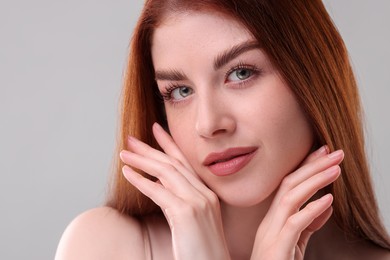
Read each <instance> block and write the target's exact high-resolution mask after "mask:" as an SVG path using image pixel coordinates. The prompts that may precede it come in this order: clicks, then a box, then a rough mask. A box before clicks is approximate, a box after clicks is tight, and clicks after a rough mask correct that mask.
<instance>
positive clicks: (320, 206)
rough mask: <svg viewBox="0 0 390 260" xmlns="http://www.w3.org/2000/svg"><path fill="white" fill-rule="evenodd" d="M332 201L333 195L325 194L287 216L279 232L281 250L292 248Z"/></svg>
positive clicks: (287, 250)
mask: <svg viewBox="0 0 390 260" xmlns="http://www.w3.org/2000/svg"><path fill="white" fill-rule="evenodd" d="M332 201H333V196H332V195H331V194H327V195H325V196H323V197H321V198H320V199H318V200H316V201H313V202H311V203H309V204H308V205H307V206H306V207H305V208H304V209H302V210H301V211H299V212H298V213H296V214H294V215H292V216H291V217H289V218H288V220H287V222H286V224H285V225H284V227H283V229H282V230H281V232H280V238H281V247H282V248H281V250H286V252H289V251H290V250H291V249H292V248H294V247H295V246H296V245H297V243H298V240H299V238H300V236H301V233H302V232H303V231H304V230H305V229H306V228H307V227H309V226H310V224H311V223H313V221H314V220H315V219H316V218H317V217H319V216H320V215H321V214H323V213H324V212H326V211H327V210H328V208H329V207H330V206H331V204H332ZM327 214H329V213H326V214H325V216H327ZM328 218H329V217H328ZM306 235H309V234H306Z"/></svg>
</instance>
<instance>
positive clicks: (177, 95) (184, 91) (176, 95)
mask: <svg viewBox="0 0 390 260" xmlns="http://www.w3.org/2000/svg"><path fill="white" fill-rule="evenodd" d="M192 93H193V90H192V89H191V88H189V87H177V88H175V89H173V90H172V91H171V97H172V99H173V100H180V99H183V98H186V97H188V96H189V95H191V94H192Z"/></svg>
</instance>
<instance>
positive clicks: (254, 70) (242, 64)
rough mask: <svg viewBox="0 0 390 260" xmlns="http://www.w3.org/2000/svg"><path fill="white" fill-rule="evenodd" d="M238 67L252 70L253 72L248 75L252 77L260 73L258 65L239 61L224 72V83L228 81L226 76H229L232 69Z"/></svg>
mask: <svg viewBox="0 0 390 260" xmlns="http://www.w3.org/2000/svg"><path fill="white" fill-rule="evenodd" d="M239 69H248V70H252V72H253V75H252V76H251V77H250V78H252V77H253V76H256V75H258V74H259V73H261V69H259V68H258V67H256V66H255V65H249V64H245V63H243V62H240V63H239V64H238V65H236V66H234V67H232V68H231V69H229V70H228V71H227V72H226V74H225V83H228V80H227V79H228V78H229V75H230V74H232V73H233V72H234V71H236V70H239ZM250 78H248V79H246V80H249V79H250ZM246 80H243V81H241V82H244V81H246Z"/></svg>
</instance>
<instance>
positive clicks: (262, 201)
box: [217, 189, 274, 208]
mask: <svg viewBox="0 0 390 260" xmlns="http://www.w3.org/2000/svg"><path fill="white" fill-rule="evenodd" d="M217 195H218V197H219V199H220V201H221V203H223V204H226V205H228V206H232V207H237V208H251V207H255V206H259V205H263V206H266V207H268V206H269V205H270V203H271V202H272V199H273V197H274V192H272V191H270V192H267V193H264V192H263V193H261V194H259V189H257V192H253V191H245V192H244V191H237V192H228V191H226V193H220V194H219V193H217Z"/></svg>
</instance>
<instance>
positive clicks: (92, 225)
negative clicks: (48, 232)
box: [56, 207, 145, 260]
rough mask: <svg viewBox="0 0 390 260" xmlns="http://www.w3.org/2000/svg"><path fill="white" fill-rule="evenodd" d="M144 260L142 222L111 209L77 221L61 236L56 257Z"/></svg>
mask: <svg viewBox="0 0 390 260" xmlns="http://www.w3.org/2000/svg"><path fill="white" fill-rule="evenodd" d="M144 258H145V249H144V240H143V234H142V226H141V224H140V222H139V221H138V220H137V219H135V218H132V217H129V216H125V215H123V214H120V213H119V212H118V211H116V210H115V209H113V208H109V207H101V208H95V209H91V210H88V211H86V212H84V213H82V214H81V215H79V216H78V217H76V218H75V219H74V220H73V221H72V222H71V223H70V224H69V226H68V227H67V228H66V230H65V232H64V234H63V235H62V238H61V241H60V243H59V245H58V248H57V253H56V260H66V259H85V260H88V259H144Z"/></svg>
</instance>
